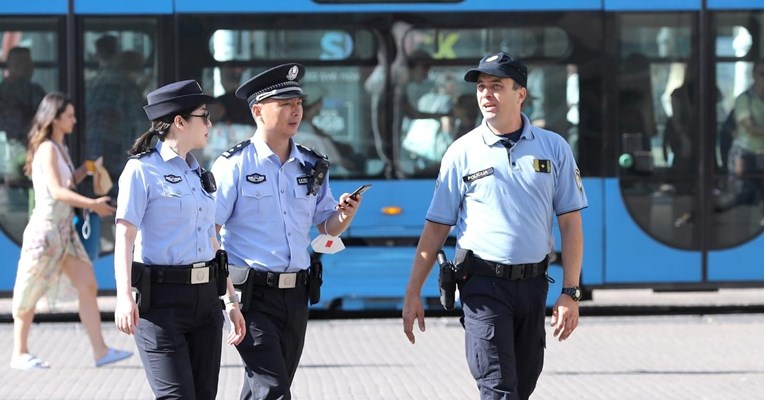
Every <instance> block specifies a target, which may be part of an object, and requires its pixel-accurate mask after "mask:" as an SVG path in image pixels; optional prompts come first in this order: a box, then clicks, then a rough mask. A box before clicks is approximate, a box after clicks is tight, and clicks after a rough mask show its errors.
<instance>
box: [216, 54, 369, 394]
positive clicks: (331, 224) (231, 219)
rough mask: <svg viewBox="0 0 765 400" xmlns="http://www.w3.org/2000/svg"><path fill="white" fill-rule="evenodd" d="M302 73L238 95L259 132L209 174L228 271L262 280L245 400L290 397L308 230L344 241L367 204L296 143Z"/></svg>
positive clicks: (270, 76)
mask: <svg viewBox="0 0 765 400" xmlns="http://www.w3.org/2000/svg"><path fill="white" fill-rule="evenodd" d="M304 72H305V71H304V68H303V66H302V65H300V64H296V63H292V64H284V65H280V66H277V67H274V68H271V69H269V70H268V71H265V72H263V73H261V74H259V75H258V76H256V77H254V78H252V79H250V80H249V81H247V82H246V83H245V84H243V85H242V86H241V87H239V89H237V91H236V96H237V97H239V98H241V99H246V100H247V102H248V104H249V106H250V110H251V112H252V116H253V118H254V119H255V123H256V124H257V126H258V129H257V131H256V132H255V135H254V136H253V137H252V138H251V139H249V140H246V141H244V142H242V143H240V144H238V145H237V146H235V147H234V148H232V149H230V150H228V151H227V152H225V153H223V155H222V156H221V157H219V158H218V159H217V160H216V161H215V163H214V164H213V167H212V171H213V174H214V175H215V179H216V181H217V183H218V191H217V192H216V194H215V196H216V209H217V210H216V214H215V223H216V225H217V226H218V227H220V228H221V229H220V233H221V244H222V246H223V247H224V248H225V249H226V251H227V252H228V257H229V261H230V264H231V265H234V266H247V267H250V268H252V269H253V270H254V271H250V273H251V274H252V275H253V276H254V277H255V278H256V279H254V282H255V285H256V287H255V288H254V290H253V291H252V293H251V294H250V295H249V296H250V299H249V300H250V301H251V304H252V305H251V306H250V307H249V309H248V310H246V311H245V314H244V316H245V321H246V323H247V330H248V332H247V335H246V337H245V339H244V340H243V341H242V343H241V344H240V345H238V346H237V350H238V351H239V354H240V355H241V356H242V359H243V360H244V363H245V382H244V386H243V388H242V393H241V398H242V399H277V398H278V399H289V398H290V385H291V384H292V379H293V377H294V375H295V371H296V370H297V366H298V362H299V360H300V355H301V353H302V351H303V343H304V338H305V330H306V325H307V322H308V293H307V290H306V276H307V275H308V274H307V269H308V267H309V265H310V262H311V261H310V257H309V254H308V249H307V248H308V245H309V243H310V240H309V237H308V232H309V230H310V229H311V227H312V226H317V228H318V229H319V232H321V233H328V234H329V235H331V236H339V235H340V233H342V232H343V231H344V230H345V229H346V228H348V226H349V225H350V222H351V220H352V218H353V216H354V215H355V213H356V210H357V209H358V207H359V205H360V200H361V198H360V197H357V198H352V197H350V196H349V194H348V193H344V194H343V195H341V196H340V202H339V203H338V202H337V201H336V200H335V199H334V197H333V196H332V192H331V190H330V188H329V182H328V180H327V179H325V178H326V175H327V167H328V165H326V163H325V159H324V157H323V156H322V155H320V154H318V153H316V152H314V151H312V150H309V149H306V148H304V147H302V146H299V145H296V144H295V142H294V141H293V140H292V138H293V136H295V134H296V133H297V129H298V126H299V125H300V122H301V120H302V116H303V108H302V102H303V97H304V95H303V90H302V88H301V87H300V84H299V80H300V78H301V77H302V76H303V74H304ZM321 165H324V167H323V168H322V167H321Z"/></svg>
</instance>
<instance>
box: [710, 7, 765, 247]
mask: <svg viewBox="0 0 765 400" xmlns="http://www.w3.org/2000/svg"><path fill="white" fill-rule="evenodd" d="M762 22H763V21H762V14H748V13H738V12H720V13H717V14H715V26H716V40H715V44H716V47H715V53H716V56H717V61H716V65H715V72H716V84H717V87H718V88H719V89H720V99H719V100H720V101H719V102H718V105H717V130H716V135H715V140H714V144H715V161H716V163H715V176H714V181H713V185H714V190H713V196H712V201H711V202H712V214H711V218H710V221H711V224H712V229H710V232H712V233H711V234H710V247H711V248H713V249H722V248H728V247H732V246H736V245H739V244H741V243H744V242H746V241H748V240H751V239H752V238H754V237H756V236H757V235H759V234H761V232H762V229H763V228H762V226H763V224H762V214H763V190H762V181H763V168H762V154H763V139H762V138H763V114H762V112H763V105H762V98H763V66H762V65H763V63H762V54H761V53H760V54H757V47H756V46H754V44H755V43H762V39H763V38H762V29H761V27H762ZM753 50H754V51H753Z"/></svg>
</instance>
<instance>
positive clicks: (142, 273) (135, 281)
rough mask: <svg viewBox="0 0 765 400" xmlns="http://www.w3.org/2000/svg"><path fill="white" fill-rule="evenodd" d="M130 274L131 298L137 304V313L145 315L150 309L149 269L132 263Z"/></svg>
mask: <svg viewBox="0 0 765 400" xmlns="http://www.w3.org/2000/svg"><path fill="white" fill-rule="evenodd" d="M130 274H131V279H130V283H131V285H132V288H131V289H132V291H133V298H134V300H135V302H136V304H138V311H139V312H141V313H145V312H147V311H149V308H150V307H151V269H150V268H149V267H147V266H145V265H143V264H141V263H133V265H132V267H131V273H130Z"/></svg>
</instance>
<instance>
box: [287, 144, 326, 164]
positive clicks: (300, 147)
mask: <svg viewBox="0 0 765 400" xmlns="http://www.w3.org/2000/svg"><path fill="white" fill-rule="evenodd" d="M295 145H296V146H297V148H298V150H300V151H301V152H303V153H306V154H312V155H313V156H314V157H316V158H318V159H322V158H323V159H325V160H329V158H327V156H325V155H324V154H321V153H319V152H318V151H316V150H315V149H313V148H309V147H305V146H303V145H302V144H300V143H296V144H295Z"/></svg>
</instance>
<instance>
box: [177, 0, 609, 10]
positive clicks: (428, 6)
mask: <svg viewBox="0 0 765 400" xmlns="http://www.w3.org/2000/svg"><path fill="white" fill-rule="evenodd" d="M600 9H602V4H601V1H600V0H578V1H566V0H549V1H541V2H540V1H534V0H513V1H511V0H471V1H461V2H454V3H451V2H447V3H434V2H427V1H424V2H417V1H410V2H405V3H404V2H401V3H386V2H380V3H369V2H366V3H364V4H361V3H358V4H353V3H349V4H318V3H317V2H315V1H314V0H293V1H287V2H277V1H252V0H230V1H218V2H210V1H206V0H175V11H176V12H178V13H232V12H237V13H277V12H278V13H305V12H319V13H324V12H326V13H338V12H356V13H365V12H371V13H375V12H426V11H427V12H450V13H454V12H464V11H498V10H509V11H555V10H567V11H587V10H600Z"/></svg>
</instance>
